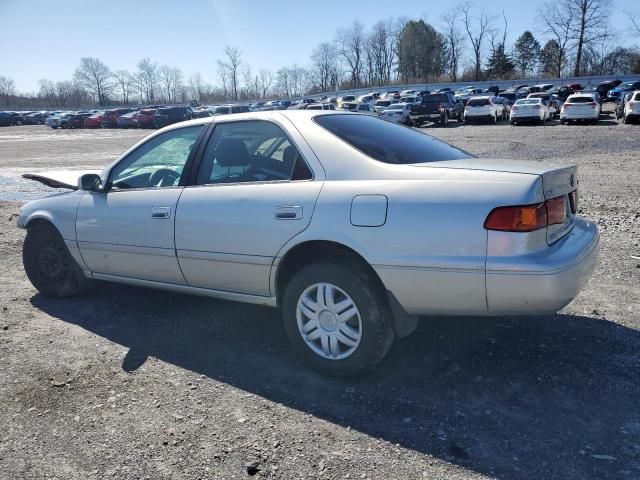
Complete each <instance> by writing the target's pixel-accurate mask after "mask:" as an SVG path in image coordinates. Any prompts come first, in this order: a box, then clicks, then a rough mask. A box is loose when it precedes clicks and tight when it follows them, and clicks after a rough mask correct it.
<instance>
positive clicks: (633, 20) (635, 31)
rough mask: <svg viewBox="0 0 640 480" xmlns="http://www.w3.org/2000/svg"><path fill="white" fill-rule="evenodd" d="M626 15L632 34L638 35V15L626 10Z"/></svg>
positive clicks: (639, 35)
mask: <svg viewBox="0 0 640 480" xmlns="http://www.w3.org/2000/svg"><path fill="white" fill-rule="evenodd" d="M627 17H629V21H630V22H631V31H632V32H633V35H634V36H637V37H640V16H638V15H634V14H633V13H629V12H627Z"/></svg>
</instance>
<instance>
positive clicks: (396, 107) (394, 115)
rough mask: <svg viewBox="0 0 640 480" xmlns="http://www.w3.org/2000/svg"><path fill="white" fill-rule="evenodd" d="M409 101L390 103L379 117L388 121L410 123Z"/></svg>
mask: <svg viewBox="0 0 640 480" xmlns="http://www.w3.org/2000/svg"><path fill="white" fill-rule="evenodd" d="M412 106H413V104H411V103H392V104H391V105H389V106H388V107H387V108H386V109H385V110H384V111H383V112H382V114H381V118H383V119H385V120H388V121H390V122H395V123H402V124H404V125H411V124H412V122H411V107H412Z"/></svg>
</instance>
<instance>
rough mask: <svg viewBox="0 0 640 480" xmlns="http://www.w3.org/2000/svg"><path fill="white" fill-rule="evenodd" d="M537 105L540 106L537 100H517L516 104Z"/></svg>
mask: <svg viewBox="0 0 640 480" xmlns="http://www.w3.org/2000/svg"><path fill="white" fill-rule="evenodd" d="M539 104H540V99H539V98H525V99H523V100H518V101H517V102H516V105H539Z"/></svg>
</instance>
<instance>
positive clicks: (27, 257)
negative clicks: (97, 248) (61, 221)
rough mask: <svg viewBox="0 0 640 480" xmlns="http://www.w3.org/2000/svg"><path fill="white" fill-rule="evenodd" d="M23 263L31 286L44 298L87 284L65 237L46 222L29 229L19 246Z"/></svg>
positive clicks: (75, 291) (66, 294)
mask: <svg viewBox="0 0 640 480" xmlns="http://www.w3.org/2000/svg"><path fill="white" fill-rule="evenodd" d="M22 264H23V265H24V270H25V272H26V274H27V277H28V278H29V280H30V281H31V283H32V285H33V286H34V287H35V288H36V289H37V290H38V291H39V292H40V293H42V294H43V295H46V296H47V297H55V298H60V297H70V296H73V295H76V294H78V293H80V292H81V291H82V290H84V289H85V288H87V287H88V285H89V280H88V279H87V278H86V277H85V276H84V274H83V273H82V270H80V267H79V266H78V264H77V263H76V261H75V260H74V259H73V257H72V256H71V254H70V253H69V250H68V249H67V246H66V245H65V244H64V240H63V239H62V237H61V236H60V234H59V233H58V231H57V230H56V229H55V228H54V227H53V226H52V225H50V224H48V223H41V224H38V225H35V226H34V227H31V228H29V230H28V232H27V237H26V238H25V240H24V244H23V246H22Z"/></svg>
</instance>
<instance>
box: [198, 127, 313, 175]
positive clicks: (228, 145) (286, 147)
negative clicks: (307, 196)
mask: <svg viewBox="0 0 640 480" xmlns="http://www.w3.org/2000/svg"><path fill="white" fill-rule="evenodd" d="M310 178H312V175H311V172H310V171H309V169H308V167H307V166H306V163H305V162H304V159H303V158H302V156H301V155H300V152H299V151H298V149H297V148H296V146H295V145H294V144H293V143H292V142H291V141H290V140H289V138H288V137H287V135H286V134H285V133H284V131H283V130H282V129H281V128H280V127H278V126H277V125H276V124H274V123H271V122H265V121H259V120H250V121H241V122H225V123H220V124H219V125H217V126H216V128H215V130H214V131H213V135H211V138H210V139H209V142H208V143H207V148H206V149H205V151H204V154H203V156H202V160H201V162H200V168H199V170H198V177H197V183H198V184H199V185H207V184H218V183H244V182H268V181H283V180H306V179H310Z"/></svg>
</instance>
